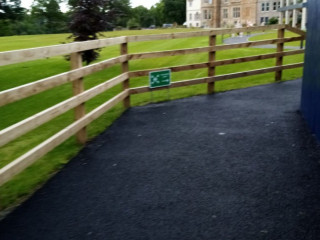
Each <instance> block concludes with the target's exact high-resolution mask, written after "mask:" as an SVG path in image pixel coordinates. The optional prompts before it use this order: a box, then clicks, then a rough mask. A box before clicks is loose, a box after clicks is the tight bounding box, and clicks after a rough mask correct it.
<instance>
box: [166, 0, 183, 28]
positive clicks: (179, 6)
mask: <svg viewBox="0 0 320 240" xmlns="http://www.w3.org/2000/svg"><path fill="white" fill-rule="evenodd" d="M162 2H163V4H164V10H163V13H164V18H165V21H167V22H168V23H174V22H175V23H178V24H179V25H182V24H183V23H184V22H185V19H186V1H185V0H162Z"/></svg>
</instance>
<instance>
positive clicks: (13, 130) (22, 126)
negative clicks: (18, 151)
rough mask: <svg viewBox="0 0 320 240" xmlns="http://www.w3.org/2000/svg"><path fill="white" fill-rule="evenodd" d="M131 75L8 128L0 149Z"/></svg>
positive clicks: (115, 79)
mask: <svg viewBox="0 0 320 240" xmlns="http://www.w3.org/2000/svg"><path fill="white" fill-rule="evenodd" d="M128 76H129V74H128V73H124V74H121V75H119V76H117V77H115V78H113V79H111V80H109V81H106V82H104V83H101V84H99V85H97V86H95V87H93V88H90V89H89V90H87V91H85V92H83V93H81V94H78V95H76V96H74V97H71V98H68V99H67V100H65V101H63V102H61V103H59V104H56V105H54V106H52V107H50V108H47V109H46V110H44V111H42V112H40V113H37V114H35V115H33V116H31V117H29V118H26V119H24V120H23V121H21V122H18V123H16V124H14V125H11V126H10V127H8V128H5V129H3V130H1V131H0V147H1V146H3V145H5V144H7V143H9V142H10V141H12V140H14V139H16V138H18V137H20V136H22V135H23V134H25V133H27V132H29V131H31V130H33V129H35V128H37V127H39V126H41V125H42V124H44V123H46V122H48V121H50V120H52V119H54V118H55V117H57V116H60V115H61V114H63V113H65V112H67V111H69V110H70V109H72V108H74V107H76V106H78V105H79V104H81V103H84V102H86V101H88V100H90V99H91V98H93V97H95V96H97V95H99V94H100V93H103V92H104V91H106V90H108V89H110V88H112V87H114V86H115V85H117V84H119V83H122V82H124V81H125V80H126V79H127V78H128Z"/></svg>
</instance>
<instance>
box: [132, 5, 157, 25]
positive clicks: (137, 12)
mask: <svg viewBox="0 0 320 240" xmlns="http://www.w3.org/2000/svg"><path fill="white" fill-rule="evenodd" d="M132 17H133V18H134V19H136V21H138V23H139V25H140V26H141V27H149V26H150V25H152V24H154V17H153V16H152V15H151V13H150V11H149V10H148V9H147V8H145V7H144V6H138V7H136V8H133V9H132Z"/></svg>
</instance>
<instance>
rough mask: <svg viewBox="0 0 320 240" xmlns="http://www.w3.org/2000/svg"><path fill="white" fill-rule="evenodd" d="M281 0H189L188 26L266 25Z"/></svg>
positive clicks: (277, 14) (275, 14)
mask: <svg viewBox="0 0 320 240" xmlns="http://www.w3.org/2000/svg"><path fill="white" fill-rule="evenodd" d="M280 1H281V0H187V1H186V4H187V22H186V25H187V26H188V27H204V28H219V27H235V26H258V25H265V24H266V23H268V21H269V20H270V19H271V18H272V17H276V18H278V17H279V12H278V11H277V10H278V8H279V7H280Z"/></svg>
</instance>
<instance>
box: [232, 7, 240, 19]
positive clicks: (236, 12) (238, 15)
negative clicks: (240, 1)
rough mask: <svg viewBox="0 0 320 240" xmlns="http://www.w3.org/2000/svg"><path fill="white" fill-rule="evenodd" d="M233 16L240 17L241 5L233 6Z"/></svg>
mask: <svg viewBox="0 0 320 240" xmlns="http://www.w3.org/2000/svg"><path fill="white" fill-rule="evenodd" d="M233 17H234V18H239V17H240V8H239V7H236V8H233Z"/></svg>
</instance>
